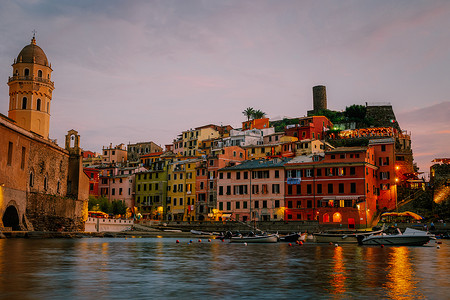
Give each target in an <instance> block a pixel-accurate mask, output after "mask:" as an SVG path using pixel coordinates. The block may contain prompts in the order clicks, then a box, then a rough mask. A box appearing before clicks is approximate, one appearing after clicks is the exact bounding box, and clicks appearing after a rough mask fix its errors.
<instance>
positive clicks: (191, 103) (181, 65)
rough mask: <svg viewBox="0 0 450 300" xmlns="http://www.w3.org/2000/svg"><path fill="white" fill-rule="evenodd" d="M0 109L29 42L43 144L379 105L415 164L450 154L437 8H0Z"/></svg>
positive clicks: (70, 4)
mask: <svg viewBox="0 0 450 300" xmlns="http://www.w3.org/2000/svg"><path fill="white" fill-rule="evenodd" d="M0 28H2V30H1V31H0V81H3V84H1V85H0V104H1V105H0V112H1V113H3V114H5V115H7V114H8V102H9V99H8V86H7V80H8V76H11V75H12V67H11V64H12V63H13V60H14V58H16V57H17V55H18V54H19V52H20V50H21V49H22V48H23V47H24V46H26V45H27V44H29V43H30V40H31V37H32V31H33V30H36V31H37V33H36V40H37V45H39V46H40V47H41V48H42V49H43V50H44V51H45V53H46V54H47V57H48V59H49V61H50V62H51V64H52V68H53V78H52V80H53V81H54V82H55V91H54V94H53V100H52V111H51V123H50V137H51V138H56V139H58V143H59V144H60V145H61V146H63V140H64V135H65V134H66V133H67V131H68V130H70V129H75V130H77V131H78V132H79V134H80V135H81V144H82V147H83V148H84V149H86V150H91V151H96V152H100V150H101V149H102V147H103V146H108V145H109V144H110V143H112V144H113V145H116V144H119V143H124V144H128V143H130V142H131V143H136V142H144V141H153V142H155V143H157V144H159V145H161V146H163V147H164V145H165V144H168V143H171V142H172V141H173V139H175V138H176V137H177V135H178V134H179V133H181V132H182V131H184V130H188V129H190V128H195V127H199V126H203V125H207V124H211V123H213V124H217V125H221V124H222V125H231V126H233V127H240V126H241V122H242V121H244V120H245V117H244V115H243V114H242V111H243V110H244V109H245V108H247V107H253V108H255V109H260V110H262V111H264V112H266V113H267V116H268V117H269V118H280V117H283V116H287V117H301V116H304V115H306V111H307V110H310V109H312V87H313V86H315V85H325V86H326V87H327V97H328V108H329V109H333V110H343V109H345V107H346V106H350V105H352V104H364V103H365V102H390V103H391V104H392V106H393V108H394V111H395V113H396V116H397V119H398V121H399V123H400V126H401V128H402V129H404V130H407V131H408V132H411V135H412V141H413V151H414V158H415V161H416V162H417V163H418V165H419V167H420V171H425V172H428V171H429V166H430V163H431V160H432V159H433V158H436V157H450V153H449V152H450V151H449V149H450V122H449V116H450V82H449V81H450V51H449V49H450V1H431V0H430V1H413V0H407V1H401V0H396V1H383V0H373V1H364V0H358V1H347V0H342V1H336V0H334V1H320V0H318V1H300V0H297V1H288V0H281V1H280V0H277V1H275V0H274V1H264V0H258V1H255V0H248V1H245V0H241V1H232V0H230V1H214V0H204V1H200V0H199V1H194V0H178V1H170V0H164V1H111V0H108V1H90V0H89V1H87V0H86V1H40V0H28V1H7V0H5V1H0Z"/></svg>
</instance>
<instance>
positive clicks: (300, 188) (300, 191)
mask: <svg viewBox="0 0 450 300" xmlns="http://www.w3.org/2000/svg"><path fill="white" fill-rule="evenodd" d="M301 194H302V186H301V185H297V195H301Z"/></svg>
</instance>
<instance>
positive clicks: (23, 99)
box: [22, 97, 27, 109]
mask: <svg viewBox="0 0 450 300" xmlns="http://www.w3.org/2000/svg"><path fill="white" fill-rule="evenodd" d="M22 109H27V97H23V98H22Z"/></svg>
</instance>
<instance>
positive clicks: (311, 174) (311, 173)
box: [306, 169, 313, 177]
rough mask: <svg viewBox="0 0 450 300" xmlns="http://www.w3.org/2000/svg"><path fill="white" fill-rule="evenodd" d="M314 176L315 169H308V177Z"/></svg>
mask: <svg viewBox="0 0 450 300" xmlns="http://www.w3.org/2000/svg"><path fill="white" fill-rule="evenodd" d="M312 176H313V170H312V169H306V177H312Z"/></svg>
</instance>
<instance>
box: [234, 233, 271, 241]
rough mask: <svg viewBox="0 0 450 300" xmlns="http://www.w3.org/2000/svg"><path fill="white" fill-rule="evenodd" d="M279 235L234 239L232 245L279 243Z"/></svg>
mask: <svg viewBox="0 0 450 300" xmlns="http://www.w3.org/2000/svg"><path fill="white" fill-rule="evenodd" d="M277 242H278V235H276V234H272V235H262V236H247V237H245V236H244V237H232V238H231V239H230V243H277Z"/></svg>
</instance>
